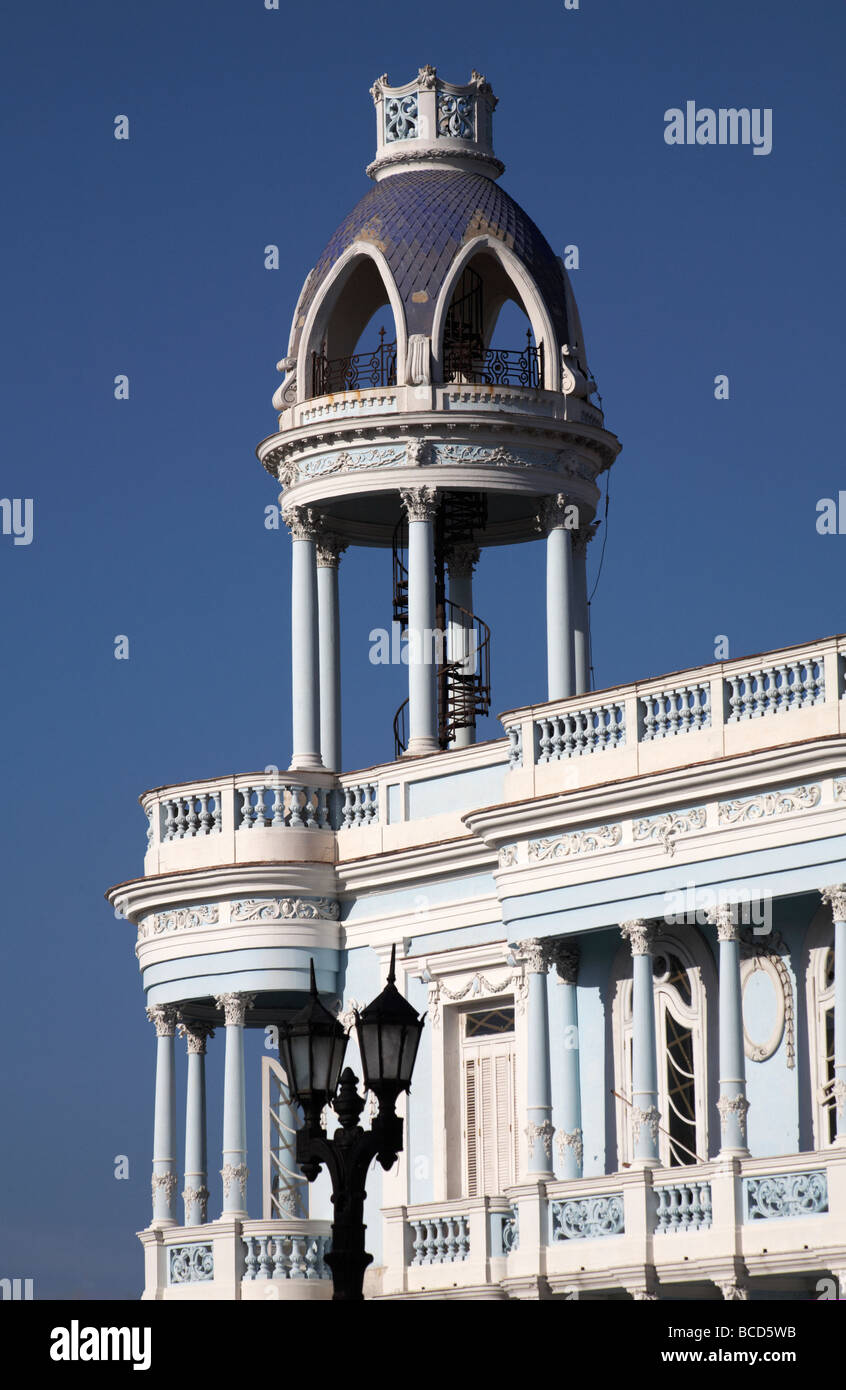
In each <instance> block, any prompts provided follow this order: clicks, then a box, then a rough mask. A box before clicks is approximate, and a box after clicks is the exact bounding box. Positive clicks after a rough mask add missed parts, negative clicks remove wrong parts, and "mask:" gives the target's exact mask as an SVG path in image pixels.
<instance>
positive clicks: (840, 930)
mask: <svg viewBox="0 0 846 1390" xmlns="http://www.w3.org/2000/svg"><path fill="white" fill-rule="evenodd" d="M822 896H823V901H824V902H828V903H830V904H831V915H832V917H833V918H834V1088H833V1095H834V1105H835V1113H836V1116H837V1139H836V1143H837V1145H838V1147H841V1146H843V1145H846V883H839V884H836V885H835V886H834V887H832V888H826V889H825V891H824V893H823V895H822Z"/></svg>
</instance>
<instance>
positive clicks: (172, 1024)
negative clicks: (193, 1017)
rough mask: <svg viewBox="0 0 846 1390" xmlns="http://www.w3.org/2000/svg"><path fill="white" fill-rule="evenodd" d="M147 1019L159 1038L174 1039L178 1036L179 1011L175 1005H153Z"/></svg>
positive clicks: (147, 1011) (148, 1011) (148, 1010)
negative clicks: (177, 1021)
mask: <svg viewBox="0 0 846 1390" xmlns="http://www.w3.org/2000/svg"><path fill="white" fill-rule="evenodd" d="M146 1013H147V1018H148V1019H149V1020H150V1022H151V1023H152V1024H153V1025H154V1027H155V1030H156V1037H157V1038H172V1037H174V1036H175V1034H176V1020H177V1011H176V1008H175V1007H174V1005H173V1004H151V1005H150V1006H149V1008H148V1009H147V1010H146Z"/></svg>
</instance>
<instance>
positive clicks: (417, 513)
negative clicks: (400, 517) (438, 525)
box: [400, 487, 440, 521]
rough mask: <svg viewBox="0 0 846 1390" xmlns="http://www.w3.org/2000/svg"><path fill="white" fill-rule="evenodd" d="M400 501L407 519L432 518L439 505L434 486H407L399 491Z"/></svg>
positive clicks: (428, 519)
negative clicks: (407, 487)
mask: <svg viewBox="0 0 846 1390" xmlns="http://www.w3.org/2000/svg"><path fill="white" fill-rule="evenodd" d="M400 501H401V502H402V505H403V507H404V509H405V513H406V516H407V517H408V520H409V521H432V520H434V517H435V516H436V514H437V511H438V507H439V505H440V504H439V501H438V489H437V488H435V487H416V488H409V489H407V490H404V491H402V492H400Z"/></svg>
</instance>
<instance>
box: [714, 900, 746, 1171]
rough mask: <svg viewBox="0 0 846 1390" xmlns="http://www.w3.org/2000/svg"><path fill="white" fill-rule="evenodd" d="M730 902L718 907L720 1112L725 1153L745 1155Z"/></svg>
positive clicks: (735, 940) (739, 1006) (736, 954)
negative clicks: (728, 904)
mask: <svg viewBox="0 0 846 1390" xmlns="http://www.w3.org/2000/svg"><path fill="white" fill-rule="evenodd" d="M736 916H737V914H736V912H735V910H734V909H733V908H732V907H730V906H724V907H718V908H717V910H716V912H715V914H714V918H715V921H716V924H717V940H718V941H719V950H720V1098H719V1100H718V1101H717V1109H718V1110H719V1112H720V1132H721V1135H722V1142H721V1144H720V1153H721V1155H724V1156H727V1157H728V1156H736V1157H740V1158H742V1157H744V1156H745V1155H748V1153H749V1148H748V1145H747V1141H746V1135H747V1126H746V1116H747V1112H748V1110H749V1102H748V1100H747V1099H746V1057H745V1053H744V1049H743V996H742V993H741V988H740V926H739V924H738V922H737V920H736Z"/></svg>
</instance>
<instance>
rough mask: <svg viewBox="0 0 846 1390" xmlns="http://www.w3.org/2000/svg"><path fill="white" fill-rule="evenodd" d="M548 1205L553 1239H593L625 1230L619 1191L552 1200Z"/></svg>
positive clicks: (621, 1199)
mask: <svg viewBox="0 0 846 1390" xmlns="http://www.w3.org/2000/svg"><path fill="white" fill-rule="evenodd" d="M551 1206H552V1239H553V1241H559V1240H596V1239H598V1238H601V1237H603V1236H621V1235H623V1234H624V1233H625V1229H626V1226H625V1218H624V1214H623V1194H622V1192H614V1193H611V1194H609V1195H608V1196H606V1197H581V1198H578V1197H577V1198H572V1199H569V1200H566V1201H560V1202H557V1201H556V1202H553V1203H552V1204H551Z"/></svg>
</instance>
